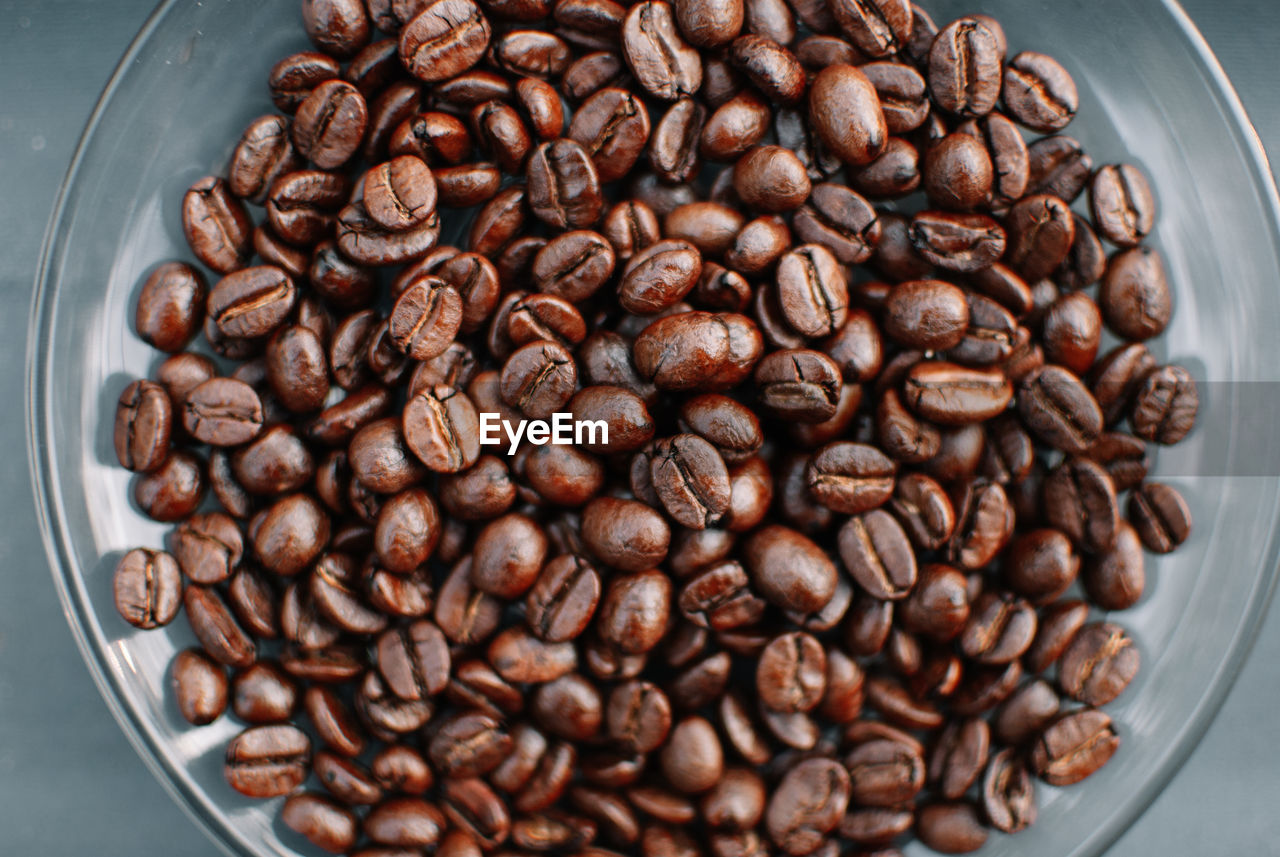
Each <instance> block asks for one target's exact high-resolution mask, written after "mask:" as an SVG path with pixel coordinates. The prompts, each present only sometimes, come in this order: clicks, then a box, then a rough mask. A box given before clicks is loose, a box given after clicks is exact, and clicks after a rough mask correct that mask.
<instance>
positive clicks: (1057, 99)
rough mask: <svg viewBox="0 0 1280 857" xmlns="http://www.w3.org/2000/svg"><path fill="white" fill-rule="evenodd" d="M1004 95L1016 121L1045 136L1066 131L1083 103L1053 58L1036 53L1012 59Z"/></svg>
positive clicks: (1010, 112)
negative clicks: (1064, 129)
mask: <svg viewBox="0 0 1280 857" xmlns="http://www.w3.org/2000/svg"><path fill="white" fill-rule="evenodd" d="M1001 94H1002V96H1003V97H1004V104H1005V108H1006V109H1007V110H1008V112H1009V114H1010V116H1011V117H1012V118H1013V119H1014V120H1015V121H1017V122H1019V123H1021V124H1022V125H1025V126H1026V127H1028V128H1030V129H1031V130H1033V131H1039V132H1041V133H1043V134H1048V133H1051V132H1053V131H1061V130H1062V129H1063V128H1065V127H1066V126H1067V124H1068V123H1070V122H1071V120H1072V119H1073V118H1075V115H1076V109H1077V108H1078V106H1079V103H1080V98H1079V95H1078V94H1077V93H1076V84H1075V81H1074V80H1072V79H1071V75H1070V74H1068V73H1067V70H1066V69H1064V68H1063V67H1062V66H1061V65H1060V64H1059V63H1058V61H1057V60H1055V59H1054V58H1053V57H1049V56H1046V55H1044V54H1038V53H1035V52H1034V51H1023V52H1022V53H1020V54H1018V55H1017V56H1015V57H1014V58H1013V59H1011V60H1009V62H1008V64H1007V65H1006V66H1005V70H1004V88H1003V90H1002V92H1001Z"/></svg>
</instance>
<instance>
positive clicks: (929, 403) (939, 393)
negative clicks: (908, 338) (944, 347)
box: [903, 360, 1013, 426]
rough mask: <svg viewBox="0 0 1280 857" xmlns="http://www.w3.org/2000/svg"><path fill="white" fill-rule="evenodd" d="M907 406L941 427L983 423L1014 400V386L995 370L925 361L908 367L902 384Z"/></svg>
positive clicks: (1001, 373) (999, 412)
mask: <svg viewBox="0 0 1280 857" xmlns="http://www.w3.org/2000/svg"><path fill="white" fill-rule="evenodd" d="M903 398H904V400H905V401H906V404H907V406H908V407H910V408H911V409H912V410H913V411H915V412H916V413H917V414H919V415H920V416H921V417H923V418H924V419H926V420H929V421H930V422H933V423H937V424H939V425H944V426H957V425H969V424H972V423H978V422H985V421H987V420H990V419H992V418H993V417H996V416H998V415H999V414H1001V413H1002V412H1003V411H1004V410H1005V408H1006V407H1007V406H1008V404H1009V402H1010V400H1011V399H1012V398H1013V384H1012V383H1010V381H1009V379H1008V378H1007V377H1006V376H1005V374H1004V373H1003V372H1001V371H999V370H997V369H971V368H968V367H964V366H958V365H956V364H954V363H945V362H941V361H935V360H926V361H922V362H920V363H917V364H916V365H915V366H912V367H911V370H910V371H909V372H908V373H907V377H906V380H905V382H904V385H903Z"/></svg>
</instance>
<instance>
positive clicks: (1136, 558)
mask: <svg viewBox="0 0 1280 857" xmlns="http://www.w3.org/2000/svg"><path fill="white" fill-rule="evenodd" d="M1146 580H1147V577H1146V569H1145V562H1144V560H1143V556H1142V541H1141V540H1140V539H1139V537H1138V534H1137V532H1136V531H1135V530H1134V529H1133V527H1132V526H1131V525H1130V524H1129V522H1128V521H1125V520H1123V519H1121V520H1120V521H1119V523H1118V524H1117V527H1116V531H1115V539H1114V541H1113V543H1112V545H1111V547H1109V548H1107V549H1106V550H1104V551H1101V552H1099V554H1098V556H1097V557H1096V558H1094V560H1093V561H1092V562H1090V563H1088V564H1087V565H1086V566H1085V570H1084V590H1085V593H1086V594H1087V595H1088V596H1089V600H1090V601H1092V602H1093V603H1094V604H1097V605H1098V606H1099V607H1101V608H1103V609H1104V610H1127V609H1128V608H1130V607H1132V606H1133V605H1134V604H1136V603H1137V602H1138V599H1139V598H1141V597H1142V591H1143V589H1144V588H1145V587H1146Z"/></svg>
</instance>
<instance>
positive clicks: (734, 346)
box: [632, 312, 834, 393]
mask: <svg viewBox="0 0 1280 857" xmlns="http://www.w3.org/2000/svg"><path fill="white" fill-rule="evenodd" d="M763 348H764V343H763V341H762V339H761V336H760V331H759V329H758V328H757V327H756V326H755V324H754V323H752V321H751V320H750V319H748V318H747V317H745V316H742V315H738V314H736V313H709V312H683V313H679V314H676V315H671V316H666V317H663V318H660V319H658V320H656V321H654V322H653V323H652V324H650V325H649V326H648V327H647V328H645V329H644V331H643V332H642V333H641V334H640V335H639V336H638V337H637V338H636V341H635V344H634V346H633V348H632V355H633V359H634V360H635V367H636V371H637V372H639V373H640V377H641V378H643V379H645V380H647V381H651V382H652V383H653V384H655V385H656V386H657V387H658V388H659V389H664V390H693V389H697V390H706V389H712V390H716V389H722V388H726V387H732V386H734V385H736V384H738V383H740V382H741V381H743V380H744V379H745V378H746V377H748V376H749V375H750V374H751V370H752V368H753V367H754V366H755V365H756V362H757V361H758V360H759V359H760V355H761V352H762V351H763ZM833 393H834V390H833Z"/></svg>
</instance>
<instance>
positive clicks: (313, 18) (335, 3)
mask: <svg viewBox="0 0 1280 857" xmlns="http://www.w3.org/2000/svg"><path fill="white" fill-rule="evenodd" d="M302 24H303V27H305V28H306V31H307V35H308V36H310V37H311V41H312V42H314V43H315V46H316V47H318V48H319V49H320V50H322V51H324V52H325V53H327V54H330V55H332V56H335V57H338V58H340V59H346V58H347V57H349V56H352V55H353V54H355V53H356V52H357V51H359V50H360V49H361V48H362V47H364V46H365V44H367V43H368V41H369V34H370V27H369V18H368V16H367V15H366V14H365V6H364V3H362V2H360V0H304V2H303V4H302ZM352 828H353V834H354V822H353V823H352ZM352 843H354V835H353V837H352ZM329 850H330V851H345V850H346V848H330V849H329Z"/></svg>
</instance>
